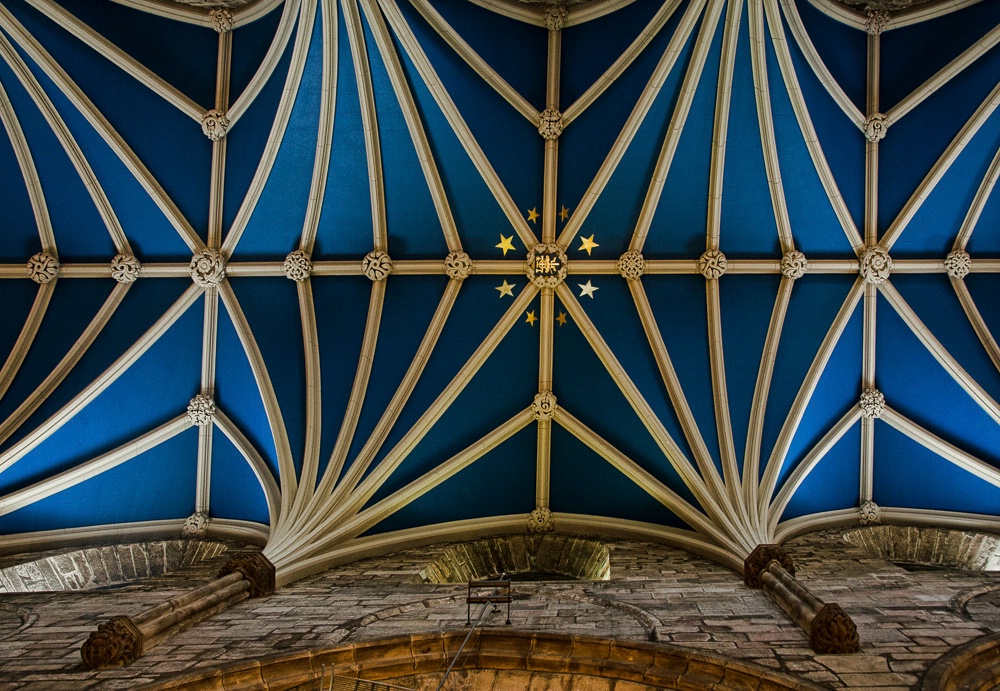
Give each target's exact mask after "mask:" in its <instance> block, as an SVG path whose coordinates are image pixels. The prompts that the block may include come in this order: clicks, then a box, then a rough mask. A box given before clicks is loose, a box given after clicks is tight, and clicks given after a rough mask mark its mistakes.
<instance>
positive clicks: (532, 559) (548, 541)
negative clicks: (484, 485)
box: [420, 534, 611, 583]
mask: <svg viewBox="0 0 1000 691" xmlns="http://www.w3.org/2000/svg"><path fill="white" fill-rule="evenodd" d="M503 573H506V574H507V575H517V574H526V573H544V574H553V575H556V576H562V577H564V578H571V579H573V580H580V581H606V580H608V579H609V578H610V577H611V553H610V551H609V550H608V548H607V546H606V545H605V544H604V543H602V542H598V541H596V540H588V539H585V538H580V537H572V536H568V535H550V534H546V535H502V536H498V537H490V538H484V539H481V540H473V541H471V542H463V543H461V544H458V545H453V546H452V547H449V548H448V549H447V550H445V551H444V553H442V554H441V556H439V557H438V558H437V559H435V560H434V561H433V562H432V563H431V564H429V565H427V567H426V568H424V569H423V570H422V571H421V572H420V580H421V581H422V582H424V583H465V582H468V581H476V580H484V579H487V578H495V577H496V576H498V575H500V574H503Z"/></svg>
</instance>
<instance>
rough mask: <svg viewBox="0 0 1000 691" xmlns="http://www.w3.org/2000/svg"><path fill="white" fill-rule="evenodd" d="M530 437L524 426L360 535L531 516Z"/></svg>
mask: <svg viewBox="0 0 1000 691" xmlns="http://www.w3.org/2000/svg"><path fill="white" fill-rule="evenodd" d="M536 436H537V431H536V428H535V426H534V425H529V426H528V427H526V428H525V429H523V430H521V431H520V432H518V433H517V434H515V435H514V436H513V437H511V438H510V439H508V440H507V441H505V442H504V443H503V444H501V445H500V446H498V447H497V448H495V449H493V450H491V451H489V452H488V453H487V454H485V455H484V456H482V457H481V458H479V459H478V460H477V461H475V462H474V463H473V464H472V465H470V466H468V467H467V468H465V469H463V470H462V471H461V472H459V473H458V474H457V475H454V476H453V477H450V478H448V479H447V480H445V481H444V482H443V483H441V484H440V485H438V486H437V487H435V488H434V489H432V490H431V491H429V492H427V493H426V494H423V495H421V496H420V497H419V498H417V499H415V500H414V501H412V502H410V503H409V504H407V505H406V506H405V507H403V508H402V509H400V510H399V511H397V512H395V513H394V514H392V515H390V516H389V517H387V518H386V519H385V520H383V521H382V522H380V523H379V524H378V525H376V526H375V527H374V528H372V529H371V530H369V531H368V532H367V533H365V534H366V535H377V534H380V533H388V532H391V531H394V530H404V529H406V528H417V527H420V526H426V525H433V524H435V523H444V522H447V521H460V520H468V519H476V518H488V517H491V516H506V515H510V514H525V515H527V514H529V513H531V510H532V509H534V508H535V443H536ZM442 460H443V459H442Z"/></svg>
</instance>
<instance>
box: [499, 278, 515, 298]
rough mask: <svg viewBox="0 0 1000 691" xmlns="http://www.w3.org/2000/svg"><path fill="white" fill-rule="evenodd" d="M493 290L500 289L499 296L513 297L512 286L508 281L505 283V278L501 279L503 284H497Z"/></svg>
mask: <svg viewBox="0 0 1000 691" xmlns="http://www.w3.org/2000/svg"><path fill="white" fill-rule="evenodd" d="M495 290H499V291H500V297H503V296H504V295H507V296H510V297H514V286H513V285H512V284H510V283H507V279H506V278H505V279H504V280H503V285H498V286H497V287H496V288H495Z"/></svg>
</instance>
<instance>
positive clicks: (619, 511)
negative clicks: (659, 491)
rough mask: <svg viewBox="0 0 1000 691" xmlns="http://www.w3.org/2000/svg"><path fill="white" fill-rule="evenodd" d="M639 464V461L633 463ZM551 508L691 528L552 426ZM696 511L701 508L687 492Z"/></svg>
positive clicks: (587, 449)
mask: <svg viewBox="0 0 1000 691" xmlns="http://www.w3.org/2000/svg"><path fill="white" fill-rule="evenodd" d="M633 460H636V459H633ZM550 467H551V471H550V472H551V476H552V479H551V485H550V489H549V494H550V501H549V506H550V507H551V508H552V510H553V511H555V512H557V513H576V514H583V515H588V516H607V517H610V518H623V519H625V520H630V521H642V522H644V523H652V524H655V525H661V526H670V527H673V528H690V526H688V525H687V524H686V523H684V521H682V520H681V519H680V518H678V517H677V516H676V515H674V513H673V512H672V511H670V510H669V509H667V508H666V507H665V506H663V504H661V503H660V502H658V501H656V500H655V499H653V497H651V496H650V495H649V494H648V493H647V492H645V491H644V490H643V489H641V488H640V487H639V486H638V485H637V484H635V483H634V482H632V481H631V480H630V479H629V478H628V477H626V476H625V475H624V474H623V473H621V472H619V471H618V469H617V468H615V467H614V466H612V465H611V464H610V463H608V462H607V461H606V460H604V459H603V458H601V457H600V456H598V455H597V454H596V453H594V451H592V450H591V449H589V448H588V447H586V446H585V445H584V444H583V443H581V442H580V441H579V440H578V439H577V438H576V437H574V436H573V435H571V434H570V433H569V432H567V431H566V430H564V429H563V428H562V427H560V426H559V425H552V460H551V466H550ZM683 496H684V497H685V499H687V500H688V501H689V502H691V503H692V505H693V506H694V507H695V509H697V508H698V505H697V504H696V503H694V502H693V500H692V499H690V498H689V497H688V495H687V493H686V492H685V493H684V495H683Z"/></svg>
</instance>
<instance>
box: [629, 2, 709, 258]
mask: <svg viewBox="0 0 1000 691" xmlns="http://www.w3.org/2000/svg"><path fill="white" fill-rule="evenodd" d="M724 23H725V22H723V21H720V22H719V26H718V27H716V30H715V36H714V38H713V39H712V47H711V50H709V53H708V57H707V58H706V62H705V67H704V69H703V70H702V72H701V79H700V80H699V82H698V86H697V89H696V90H695V95H694V100H693V102H692V105H691V110H690V113H689V115H688V117H687V120H686V121H685V123H684V131H683V132H682V133H681V136H680V142H679V144H678V146H677V152H676V153H675V154H674V159H673V162H672V163H671V165H670V171H669V173H668V175H667V181H666V184H665V185H664V187H663V192H662V193H661V195H660V203H659V206H658V207H657V211H656V215H655V216H654V217H653V222H652V225H651V226H650V229H649V236H648V238H647V239H646V244H645V246H644V248H643V251H644V252H645V253H646V254H647V256H649V255H653V256H657V257H661V256H662V257H684V258H690V257H697V256H700V255H701V253H702V252H704V251H705V229H706V227H707V224H708V203H707V201H706V200H707V199H708V178H709V169H710V167H711V156H712V139H713V136H714V125H713V123H714V121H715V95H716V90H717V85H718V78H719V58H720V55H721V51H722V34H723V28H722V27H723V25H724ZM697 31H698V28H696V29H695V32H697ZM695 36H697V33H696V34H695ZM693 42H694V39H691V40H689V41H688V46H691V45H693ZM688 50H690V48H688ZM689 64H690V58H689V59H688V60H687V61H686V64H685V65H684V66H683V69H684V70H685V74H686V72H687V69H688V66H689ZM661 146H662V145H661Z"/></svg>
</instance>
